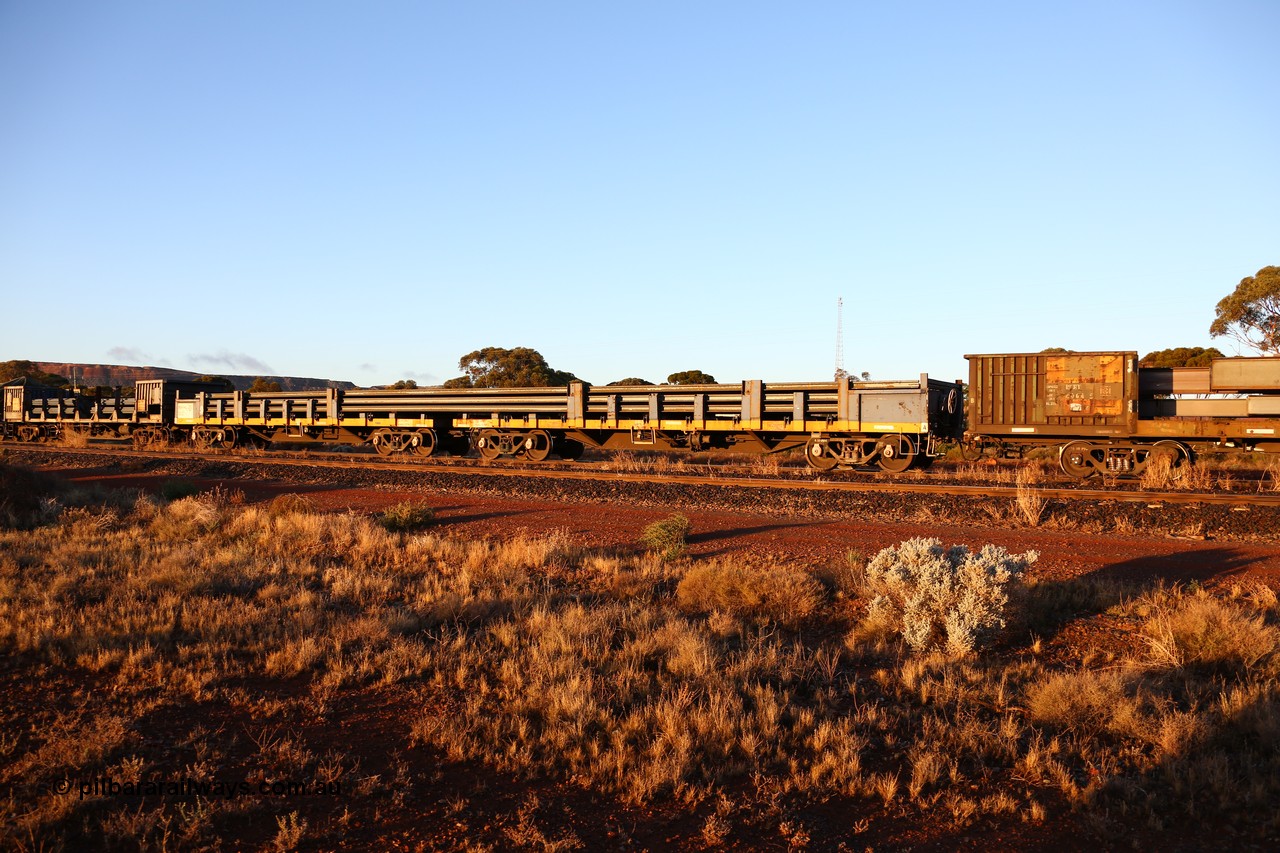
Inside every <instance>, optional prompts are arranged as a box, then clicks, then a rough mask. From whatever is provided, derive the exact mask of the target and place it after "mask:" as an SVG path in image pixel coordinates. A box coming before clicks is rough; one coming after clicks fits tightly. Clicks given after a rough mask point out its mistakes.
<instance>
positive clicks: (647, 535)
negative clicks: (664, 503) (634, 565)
mask: <svg viewBox="0 0 1280 853" xmlns="http://www.w3.org/2000/svg"><path fill="white" fill-rule="evenodd" d="M692 529H693V525H691V524H690V523H689V519H687V518H685V517H684V516H683V515H681V514H680V513H678V512H677V513H674V514H673V515H670V516H668V517H666V518H664V519H663V520H662V521H655V522H654V523H653V524H650V525H649V526H648V527H646V528H645V529H644V533H643V534H641V536H640V543H641V544H642V545H644V546H645V547H647V548H649V549H650V550H652V551H657V552H658V553H660V554H662V556H663V558H664V559H667V560H674V559H675V558H676V557H679V556H680V555H681V554H683V553H684V549H685V545H686V543H687V542H688V539H689V532H690V531H691V530H692Z"/></svg>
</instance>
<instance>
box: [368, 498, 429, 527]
mask: <svg viewBox="0 0 1280 853" xmlns="http://www.w3.org/2000/svg"><path fill="white" fill-rule="evenodd" d="M435 521H436V511H435V510H434V509H432V508H431V507H429V506H427V505H426V504H423V503H416V504H415V503H409V502H408V501H405V502H404V503H400V504H396V505H395V506H393V507H391V508H390V509H388V510H387V511H386V512H384V513H383V514H382V515H381V516H379V517H378V523H379V524H381V525H382V526H383V528H385V529H386V530H390V531H391V532H392V533H397V532H407V531H410V530H421V529H423V528H424V527H430V526H431V525H433V524H435Z"/></svg>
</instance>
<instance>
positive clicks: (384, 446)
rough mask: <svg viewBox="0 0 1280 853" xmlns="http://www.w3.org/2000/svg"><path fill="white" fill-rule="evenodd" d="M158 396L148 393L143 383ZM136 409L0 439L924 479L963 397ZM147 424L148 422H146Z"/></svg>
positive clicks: (209, 392) (161, 403)
mask: <svg viewBox="0 0 1280 853" xmlns="http://www.w3.org/2000/svg"><path fill="white" fill-rule="evenodd" d="M150 382H153V383H159V382H161V380H150ZM144 384H146V383H139V384H138V392H137V393H138V400H139V401H141V400H143V399H144V395H146V399H148V400H151V399H153V398H154V400H155V402H154V403H151V404H149V405H147V406H145V407H143V405H142V403H141V402H140V403H139V404H138V405H137V406H134V407H131V406H130V404H129V403H128V402H127V401H124V400H119V399H117V400H115V401H114V402H112V403H104V402H101V401H98V402H96V403H95V402H84V401H79V400H78V399H77V398H75V397H74V396H71V395H62V394H61V392H55V393H51V394H48V395H42V394H41V393H39V392H38V391H37V390H36V389H33V388H31V387H30V386H27V387H20V386H19V387H14V388H13V394H12V397H10V388H9V387H6V389H5V394H6V403H5V410H4V422H3V425H4V436H5V437H6V438H11V439H17V440H20V441H36V440H46V439H50V438H56V437H58V436H60V435H63V434H65V433H66V432H72V431H79V432H87V433H89V434H93V435H103V436H108V437H109V436H116V437H120V438H125V437H130V438H132V439H133V440H134V441H135V443H136V444H139V445H146V444H151V443H156V442H173V441H191V442H193V443H194V444H196V445H197V446H202V447H235V446H237V445H244V444H259V445H260V444H265V443H269V442H322V443H342V444H366V443H367V444H370V445H372V446H373V448H374V449H375V450H376V451H377V452H378V453H380V454H383V455H389V454H402V453H408V454H414V455H418V456H433V455H435V454H437V453H444V452H448V453H451V454H455V455H462V454H466V453H468V452H471V451H474V452H475V453H477V454H479V455H480V456H481V457H483V458H486V459H496V458H498V457H503V456H507V457H518V458H522V459H527V460H530V461H542V460H545V459H547V458H549V457H551V456H557V457H560V458H562V459H576V458H577V457H579V456H581V454H582V453H583V451H584V449H585V448H587V447H594V448H605V449H646V450H683V451H700V450H728V451H737V452H745V453H778V452H783V451H788V450H796V449H803V451H804V454H805V458H806V459H807V460H808V463H809V465H810V466H811V467H812V468H814V469H816V470H819V471H828V470H831V469H833V468H836V467H838V466H859V465H871V464H874V465H877V466H879V467H880V468H881V469H883V470H886V471H892V472H900V471H905V470H907V469H908V468H912V467H924V466H927V465H928V464H929V463H930V462H931V461H932V460H933V458H934V457H936V456H937V455H939V454H940V453H941V452H942V448H943V445H944V444H946V443H948V442H952V443H953V442H955V441H958V440H959V438H960V436H961V431H962V426H963V385H962V384H961V383H958V382H943V381H939V380H936V379H930V378H929V377H928V375H927V374H921V375H920V376H919V378H918V379H911V380H902V381H888V382H881V381H861V380H854V379H843V380H839V381H831V382H776V383H775V382H771V383H765V382H763V381H762V380H748V381H745V382H741V383H738V384H714V385H627V386H619V385H608V386H598V387H592V386H590V385H587V384H586V383H583V382H573V383H570V384H569V385H568V387H549V388H467V389H450V388H414V389H395V390H392V389H361V390H346V391H344V390H341V389H336V388H330V389H325V390H319V391H295V392H267V393H257V392H249V391H232V392H228V391H223V390H221V389H218V388H215V387H194V386H193V385H192V384H191V383H187V384H186V385H185V386H184V385H182V384H177V383H167V384H162V385H158V386H156V387H155V388H151V387H148V388H146V389H144V387H143V386H144ZM153 415H159V416H160V417H158V418H157V419H156V420H154V421H152V420H149V418H151V417H152V416H153Z"/></svg>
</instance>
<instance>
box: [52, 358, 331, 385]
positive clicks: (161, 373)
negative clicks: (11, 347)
mask: <svg viewBox="0 0 1280 853" xmlns="http://www.w3.org/2000/svg"><path fill="white" fill-rule="evenodd" d="M34 363H35V365H36V367H37V368H38V369H40V370H43V371H44V372H45V373H56V374H57V375H59V376H65V377H66V378H67V380H68V381H71V379H72V377H74V378H75V384H76V385H78V386H80V387H82V388H83V387H89V386H92V385H106V386H109V387H115V386H116V385H122V386H129V385H133V384H134V383H135V382H137V381H138V380H139V379H199V378H200V377H201V376H207V375H209V374H204V373H193V372H191V371H189V370H174V369H173V368H171V367H129V366H126V365H121V364H70V363H66V362H57V361H37V362H34ZM218 376H221V377H222V378H223V379H228V380H230V381H231V384H232V385H234V386H235V387H236V389H237V390H240V391H244V390H247V389H248V387H249V386H250V385H252V384H253V381H254V380H255V379H259V378H262V379H269V380H272V381H274V382H279V383H280V389H281V390H283V391H312V390H315V389H318V388H343V389H347V388H355V387H356V385H355V383H353V382H343V381H340V380H337V379H316V378H313V377H308V376H262V377H258V376H231V375H228V374H225V373H219V374H218Z"/></svg>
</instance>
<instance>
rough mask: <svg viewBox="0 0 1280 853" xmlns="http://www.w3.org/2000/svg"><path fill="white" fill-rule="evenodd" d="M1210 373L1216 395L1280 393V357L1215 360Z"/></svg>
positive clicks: (1211, 384) (1211, 383)
mask: <svg viewBox="0 0 1280 853" xmlns="http://www.w3.org/2000/svg"><path fill="white" fill-rule="evenodd" d="M1209 371H1210V377H1211V379H1210V386H1211V388H1212V390H1213V392H1214V393H1215V394H1247V393H1250V392H1263V393H1265V392H1274V391H1280V357H1276V356H1266V357H1262V358H1215V359H1214V360H1213V363H1212V364H1211V365H1210V367H1209Z"/></svg>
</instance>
